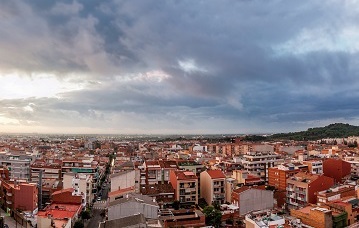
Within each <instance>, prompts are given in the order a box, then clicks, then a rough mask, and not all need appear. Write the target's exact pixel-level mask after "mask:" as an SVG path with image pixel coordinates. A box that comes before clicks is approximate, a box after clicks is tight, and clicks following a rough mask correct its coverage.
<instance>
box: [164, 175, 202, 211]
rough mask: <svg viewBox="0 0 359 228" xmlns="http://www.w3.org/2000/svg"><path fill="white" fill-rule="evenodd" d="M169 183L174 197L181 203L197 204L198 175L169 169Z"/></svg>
mask: <svg viewBox="0 0 359 228" xmlns="http://www.w3.org/2000/svg"><path fill="white" fill-rule="evenodd" d="M170 183H171V185H172V187H173V189H174V191H175V199H176V200H178V201H180V203H181V204H182V205H194V204H198V177H197V176H196V174H194V173H193V172H190V171H179V170H176V171H175V170H171V171H170Z"/></svg>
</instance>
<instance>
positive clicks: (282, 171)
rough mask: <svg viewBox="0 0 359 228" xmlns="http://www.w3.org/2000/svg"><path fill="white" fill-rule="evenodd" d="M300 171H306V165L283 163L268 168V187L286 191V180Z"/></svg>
mask: <svg viewBox="0 0 359 228" xmlns="http://www.w3.org/2000/svg"><path fill="white" fill-rule="evenodd" d="M300 171H308V165H303V164H301V163H283V164H280V165H278V166H277V167H270V168H268V185H270V186H273V187H275V188H276V189H278V190H286V187H287V179H288V178H289V177H291V176H293V175H294V174H296V173H299V172H300Z"/></svg>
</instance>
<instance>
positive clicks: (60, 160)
mask: <svg viewBox="0 0 359 228" xmlns="http://www.w3.org/2000/svg"><path fill="white" fill-rule="evenodd" d="M358 140H359V137H348V138H335V139H329V138H327V139H321V140H316V141H294V140H289V141H282V142H280V141H276V142H274V141H260V142H254V141H253V142H252V141H246V140H244V137H243V136H222V138H221V137H217V138H216V137H213V138H205V137H203V136H202V137H194V136H193V137H177V138H165V137H162V138H161V137H152V138H151V137H132V138H126V137H122V138H118V137H113V136H100V135H99V136H86V135H85V136H80V135H74V136H70V135H68V136H67V135H61V136H57V135H36V134H28V135H2V136H1V141H0V165H1V168H0V172H1V186H0V205H1V208H2V210H3V211H2V220H1V221H2V223H3V224H6V225H7V226H8V227H11V225H12V226H16V227H38V228H50V227H75V228H78V227H104V228H108V227H166V228H167V227H209V226H211V227H323V228H325V227H347V226H351V225H353V227H354V226H355V224H357V220H358V218H359V190H358V188H357V186H358V184H357V179H358V178H359V156H358V145H357V143H356V142H357V141H358ZM4 215H5V216H4Z"/></svg>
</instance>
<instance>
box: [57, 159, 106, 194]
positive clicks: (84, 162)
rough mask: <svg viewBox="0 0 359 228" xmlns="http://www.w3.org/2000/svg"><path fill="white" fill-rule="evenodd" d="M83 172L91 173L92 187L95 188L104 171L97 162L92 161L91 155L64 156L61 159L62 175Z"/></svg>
mask: <svg viewBox="0 0 359 228" xmlns="http://www.w3.org/2000/svg"><path fill="white" fill-rule="evenodd" d="M69 172H72V173H84V174H87V175H91V177H92V189H97V185H99V183H100V180H101V178H102V176H103V175H104V171H103V170H101V169H100V167H99V166H98V162H96V161H94V159H93V157H88V158H85V159H81V158H78V159H74V158H65V159H63V160H62V167H61V175H62V177H63V176H64V174H65V173H69Z"/></svg>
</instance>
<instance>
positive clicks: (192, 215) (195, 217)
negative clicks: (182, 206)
mask: <svg viewBox="0 0 359 228" xmlns="http://www.w3.org/2000/svg"><path fill="white" fill-rule="evenodd" d="M159 219H160V220H161V221H162V223H163V227H164V228H170V227H188V228H190V227H206V220H205V215H204V214H203V213H202V212H201V211H200V210H174V211H170V212H169V214H167V215H165V216H163V215H161V216H160V217H159Z"/></svg>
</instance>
